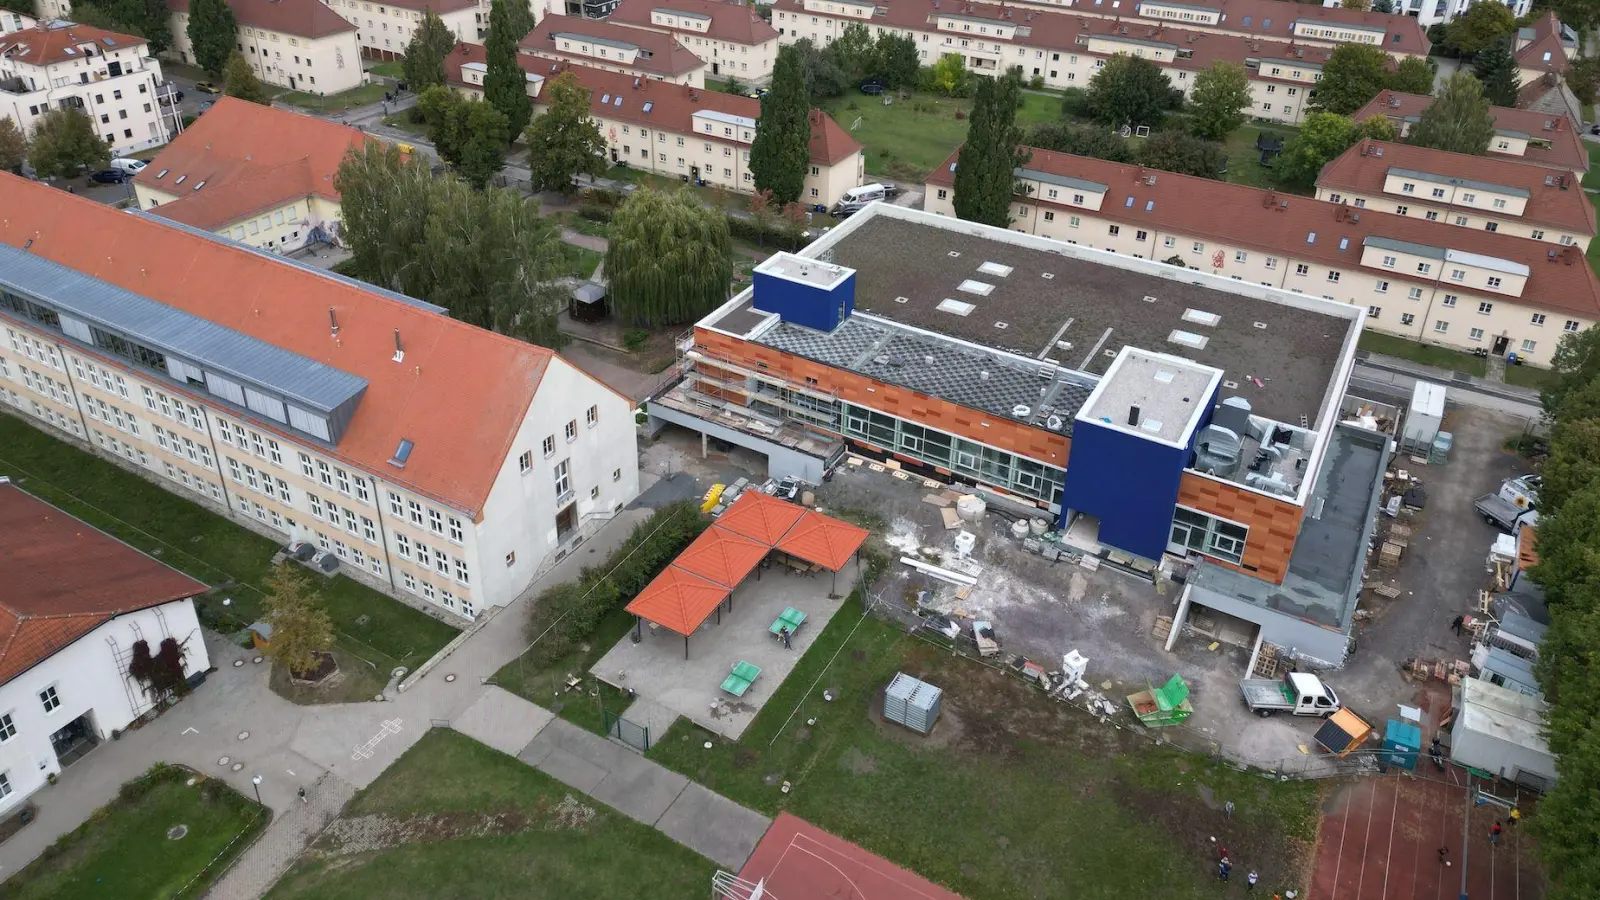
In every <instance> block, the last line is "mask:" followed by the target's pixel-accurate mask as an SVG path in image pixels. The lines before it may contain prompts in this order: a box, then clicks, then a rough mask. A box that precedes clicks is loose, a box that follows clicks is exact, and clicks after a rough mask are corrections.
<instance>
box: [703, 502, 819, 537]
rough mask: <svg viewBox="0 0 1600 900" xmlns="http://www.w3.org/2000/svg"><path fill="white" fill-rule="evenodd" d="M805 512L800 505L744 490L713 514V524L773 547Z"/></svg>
mask: <svg viewBox="0 0 1600 900" xmlns="http://www.w3.org/2000/svg"><path fill="white" fill-rule="evenodd" d="M805 512H806V510H805V507H803V506H796V505H794V504H793V503H789V502H788V501H785V500H779V499H778V498H776V497H773V496H771V495H768V494H763V493H761V492H760V491H744V492H742V493H740V494H739V499H737V500H735V501H733V505H732V506H730V507H728V508H727V509H726V510H723V512H722V515H720V516H718V517H717V525H718V526H719V527H722V528H726V529H728V530H729V531H731V532H733V533H734V534H742V535H744V536H745V537H747V538H750V539H751V540H753V541H758V542H760V543H762V544H765V545H766V546H768V547H776V546H777V545H778V542H779V541H781V540H783V536H784V535H786V534H788V533H789V529H791V528H793V527H794V524H795V523H796V522H798V521H800V517H801V516H803V515H805Z"/></svg>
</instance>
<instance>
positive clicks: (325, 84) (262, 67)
mask: <svg viewBox="0 0 1600 900" xmlns="http://www.w3.org/2000/svg"><path fill="white" fill-rule="evenodd" d="M171 28H172V47H171V49H169V50H168V51H167V52H168V53H169V54H171V55H172V56H174V57H176V58H177V60H178V61H179V62H182V63H188V64H193V63H194V45H193V44H192V43H190V41H189V33H188V28H189V14H188V13H186V12H174V13H173V14H172V19H171ZM238 38H239V46H240V47H241V48H243V49H242V52H243V53H244V58H245V59H247V60H249V61H250V67H251V68H252V69H253V70H255V73H256V77H257V78H260V79H261V80H262V82H263V83H265V84H271V85H276V86H278V87H286V88H289V89H290V90H295V91H301V92H303V93H307V94H338V93H342V92H344V91H348V90H350V89H351V88H356V87H360V86H361V85H362V83H363V82H364V81H365V77H364V76H363V75H362V71H361V46H360V44H359V43H358V42H357V40H356V32H355V31H341V32H338V33H336V34H330V35H326V36H324V37H320V38H307V37H301V36H299V35H294V34H287V33H284V32H281V31H271V30H268V29H265V28H257V27H255V26H253V25H243V24H241V25H240V26H239V35H238Z"/></svg>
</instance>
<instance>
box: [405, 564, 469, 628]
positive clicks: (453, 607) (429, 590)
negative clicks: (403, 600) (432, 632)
mask: <svg viewBox="0 0 1600 900" xmlns="http://www.w3.org/2000/svg"><path fill="white" fill-rule="evenodd" d="M400 586H401V587H403V588H405V589H406V591H407V592H408V593H412V594H417V595H418V596H420V597H422V599H424V600H426V601H428V602H429V603H436V604H438V605H439V606H442V607H444V608H445V609H448V610H450V611H451V612H454V613H460V614H461V615H463V616H466V617H467V618H469V619H471V618H474V617H476V616H477V614H478V610H477V607H475V606H473V604H472V600H471V599H470V598H467V597H457V596H456V595H455V594H453V593H451V592H450V591H449V590H446V589H444V588H435V587H434V586H433V585H432V584H430V583H429V582H426V581H423V580H422V579H420V578H418V577H417V576H415V575H413V574H411V573H410V572H401V573H400Z"/></svg>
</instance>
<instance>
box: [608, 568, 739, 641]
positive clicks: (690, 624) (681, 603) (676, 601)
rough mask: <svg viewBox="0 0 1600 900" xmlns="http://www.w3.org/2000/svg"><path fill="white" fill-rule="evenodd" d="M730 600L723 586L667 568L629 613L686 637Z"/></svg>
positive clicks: (644, 591) (651, 583)
mask: <svg viewBox="0 0 1600 900" xmlns="http://www.w3.org/2000/svg"><path fill="white" fill-rule="evenodd" d="M727 598H728V589H727V588H725V587H723V586H722V585H719V584H717V583H716V582H714V581H711V580H709V579H706V578H702V577H700V576H699V575H696V574H694V573H692V572H688V571H685V570H683V569H680V568H678V567H677V566H667V567H666V568H665V569H662V570H661V574H660V575H657V576H656V577H655V579H654V580H653V581H651V582H650V583H649V584H647V585H645V586H644V590H642V591H640V592H639V593H638V595H637V596H635V597H634V598H633V600H632V602H630V603H629V604H628V612H631V613H633V614H634V615H636V616H639V617H640V618H643V619H649V620H650V621H652V622H654V623H656V624H657V625H660V626H661V627H662V628H668V629H671V630H672V631H675V632H677V633H678V634H681V635H684V636H685V637H687V636H689V635H691V634H694V630H695V629H696V628H699V627H700V623H702V622H704V621H705V620H706V617H707V616H710V615H711V613H712V611H713V610H715V609H716V608H717V605H718V604H720V603H721V602H722V601H723V600H726V599H727Z"/></svg>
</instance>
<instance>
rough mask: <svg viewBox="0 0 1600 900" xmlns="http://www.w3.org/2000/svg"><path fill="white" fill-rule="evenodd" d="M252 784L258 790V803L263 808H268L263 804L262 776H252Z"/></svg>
mask: <svg viewBox="0 0 1600 900" xmlns="http://www.w3.org/2000/svg"><path fill="white" fill-rule="evenodd" d="M250 784H251V785H252V786H253V787H255V789H256V803H258V804H260V805H262V806H266V804H265V803H262V802H261V776H260V775H252V776H250Z"/></svg>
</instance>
